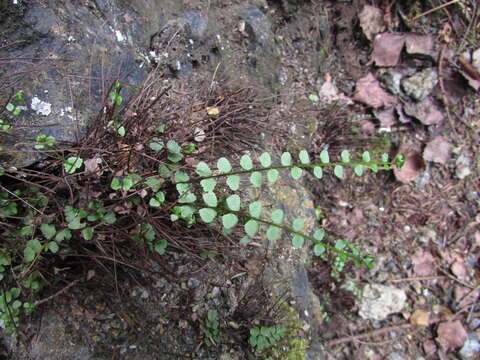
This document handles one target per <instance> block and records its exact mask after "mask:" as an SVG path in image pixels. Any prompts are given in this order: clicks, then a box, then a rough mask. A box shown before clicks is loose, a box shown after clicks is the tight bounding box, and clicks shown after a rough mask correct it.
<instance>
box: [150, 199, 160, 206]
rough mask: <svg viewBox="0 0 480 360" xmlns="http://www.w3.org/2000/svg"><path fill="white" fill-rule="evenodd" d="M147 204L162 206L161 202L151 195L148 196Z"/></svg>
mask: <svg viewBox="0 0 480 360" xmlns="http://www.w3.org/2000/svg"><path fill="white" fill-rule="evenodd" d="M148 205H150V206H151V207H160V206H162V202H160V201H159V200H158V199H157V198H156V197H152V198H150V201H149V202H148Z"/></svg>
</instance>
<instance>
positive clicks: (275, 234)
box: [267, 226, 282, 241]
mask: <svg viewBox="0 0 480 360" xmlns="http://www.w3.org/2000/svg"><path fill="white" fill-rule="evenodd" d="M281 234H282V230H281V229H280V228H278V227H276V226H269V228H268V230H267V239H268V240H269V241H275V240H278V239H279V238H280V235H281Z"/></svg>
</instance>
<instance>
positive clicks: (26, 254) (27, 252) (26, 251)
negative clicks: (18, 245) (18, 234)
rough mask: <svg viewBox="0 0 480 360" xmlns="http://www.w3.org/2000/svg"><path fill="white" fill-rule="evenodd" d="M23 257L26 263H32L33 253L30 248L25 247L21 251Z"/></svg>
mask: <svg viewBox="0 0 480 360" xmlns="http://www.w3.org/2000/svg"><path fill="white" fill-rule="evenodd" d="M23 257H24V258H25V261H26V262H32V261H33V259H35V251H34V250H33V249H32V248H30V247H26V248H25V249H24V250H23Z"/></svg>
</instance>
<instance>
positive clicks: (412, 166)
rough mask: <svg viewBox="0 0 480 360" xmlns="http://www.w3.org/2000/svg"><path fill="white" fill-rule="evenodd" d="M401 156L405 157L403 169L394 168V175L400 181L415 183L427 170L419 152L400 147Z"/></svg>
mask: <svg viewBox="0 0 480 360" xmlns="http://www.w3.org/2000/svg"><path fill="white" fill-rule="evenodd" d="M398 153H399V154H403V155H405V163H404V164H403V166H402V168H401V169H398V168H397V167H396V166H394V167H393V173H394V174H395V177H396V179H397V180H398V181H400V182H402V183H404V184H409V183H411V182H412V181H414V180H415V179H416V178H417V176H418V175H420V174H421V173H422V172H423V170H424V169H425V162H424V161H423V158H422V156H421V155H420V154H419V153H418V151H416V150H414V149H410V148H407V147H400V149H399V151H398Z"/></svg>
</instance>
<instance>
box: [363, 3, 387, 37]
mask: <svg viewBox="0 0 480 360" xmlns="http://www.w3.org/2000/svg"><path fill="white" fill-rule="evenodd" d="M358 19H359V21H360V27H361V28H362V30H363V33H364V34H365V36H366V37H367V39H368V40H370V41H371V40H372V39H373V37H374V36H375V35H376V34H378V33H379V32H382V31H383V30H385V22H384V20H383V13H382V10H380V9H379V8H377V7H375V6H371V5H365V6H364V7H363V9H362V11H361V12H360V14H359V15H358Z"/></svg>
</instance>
